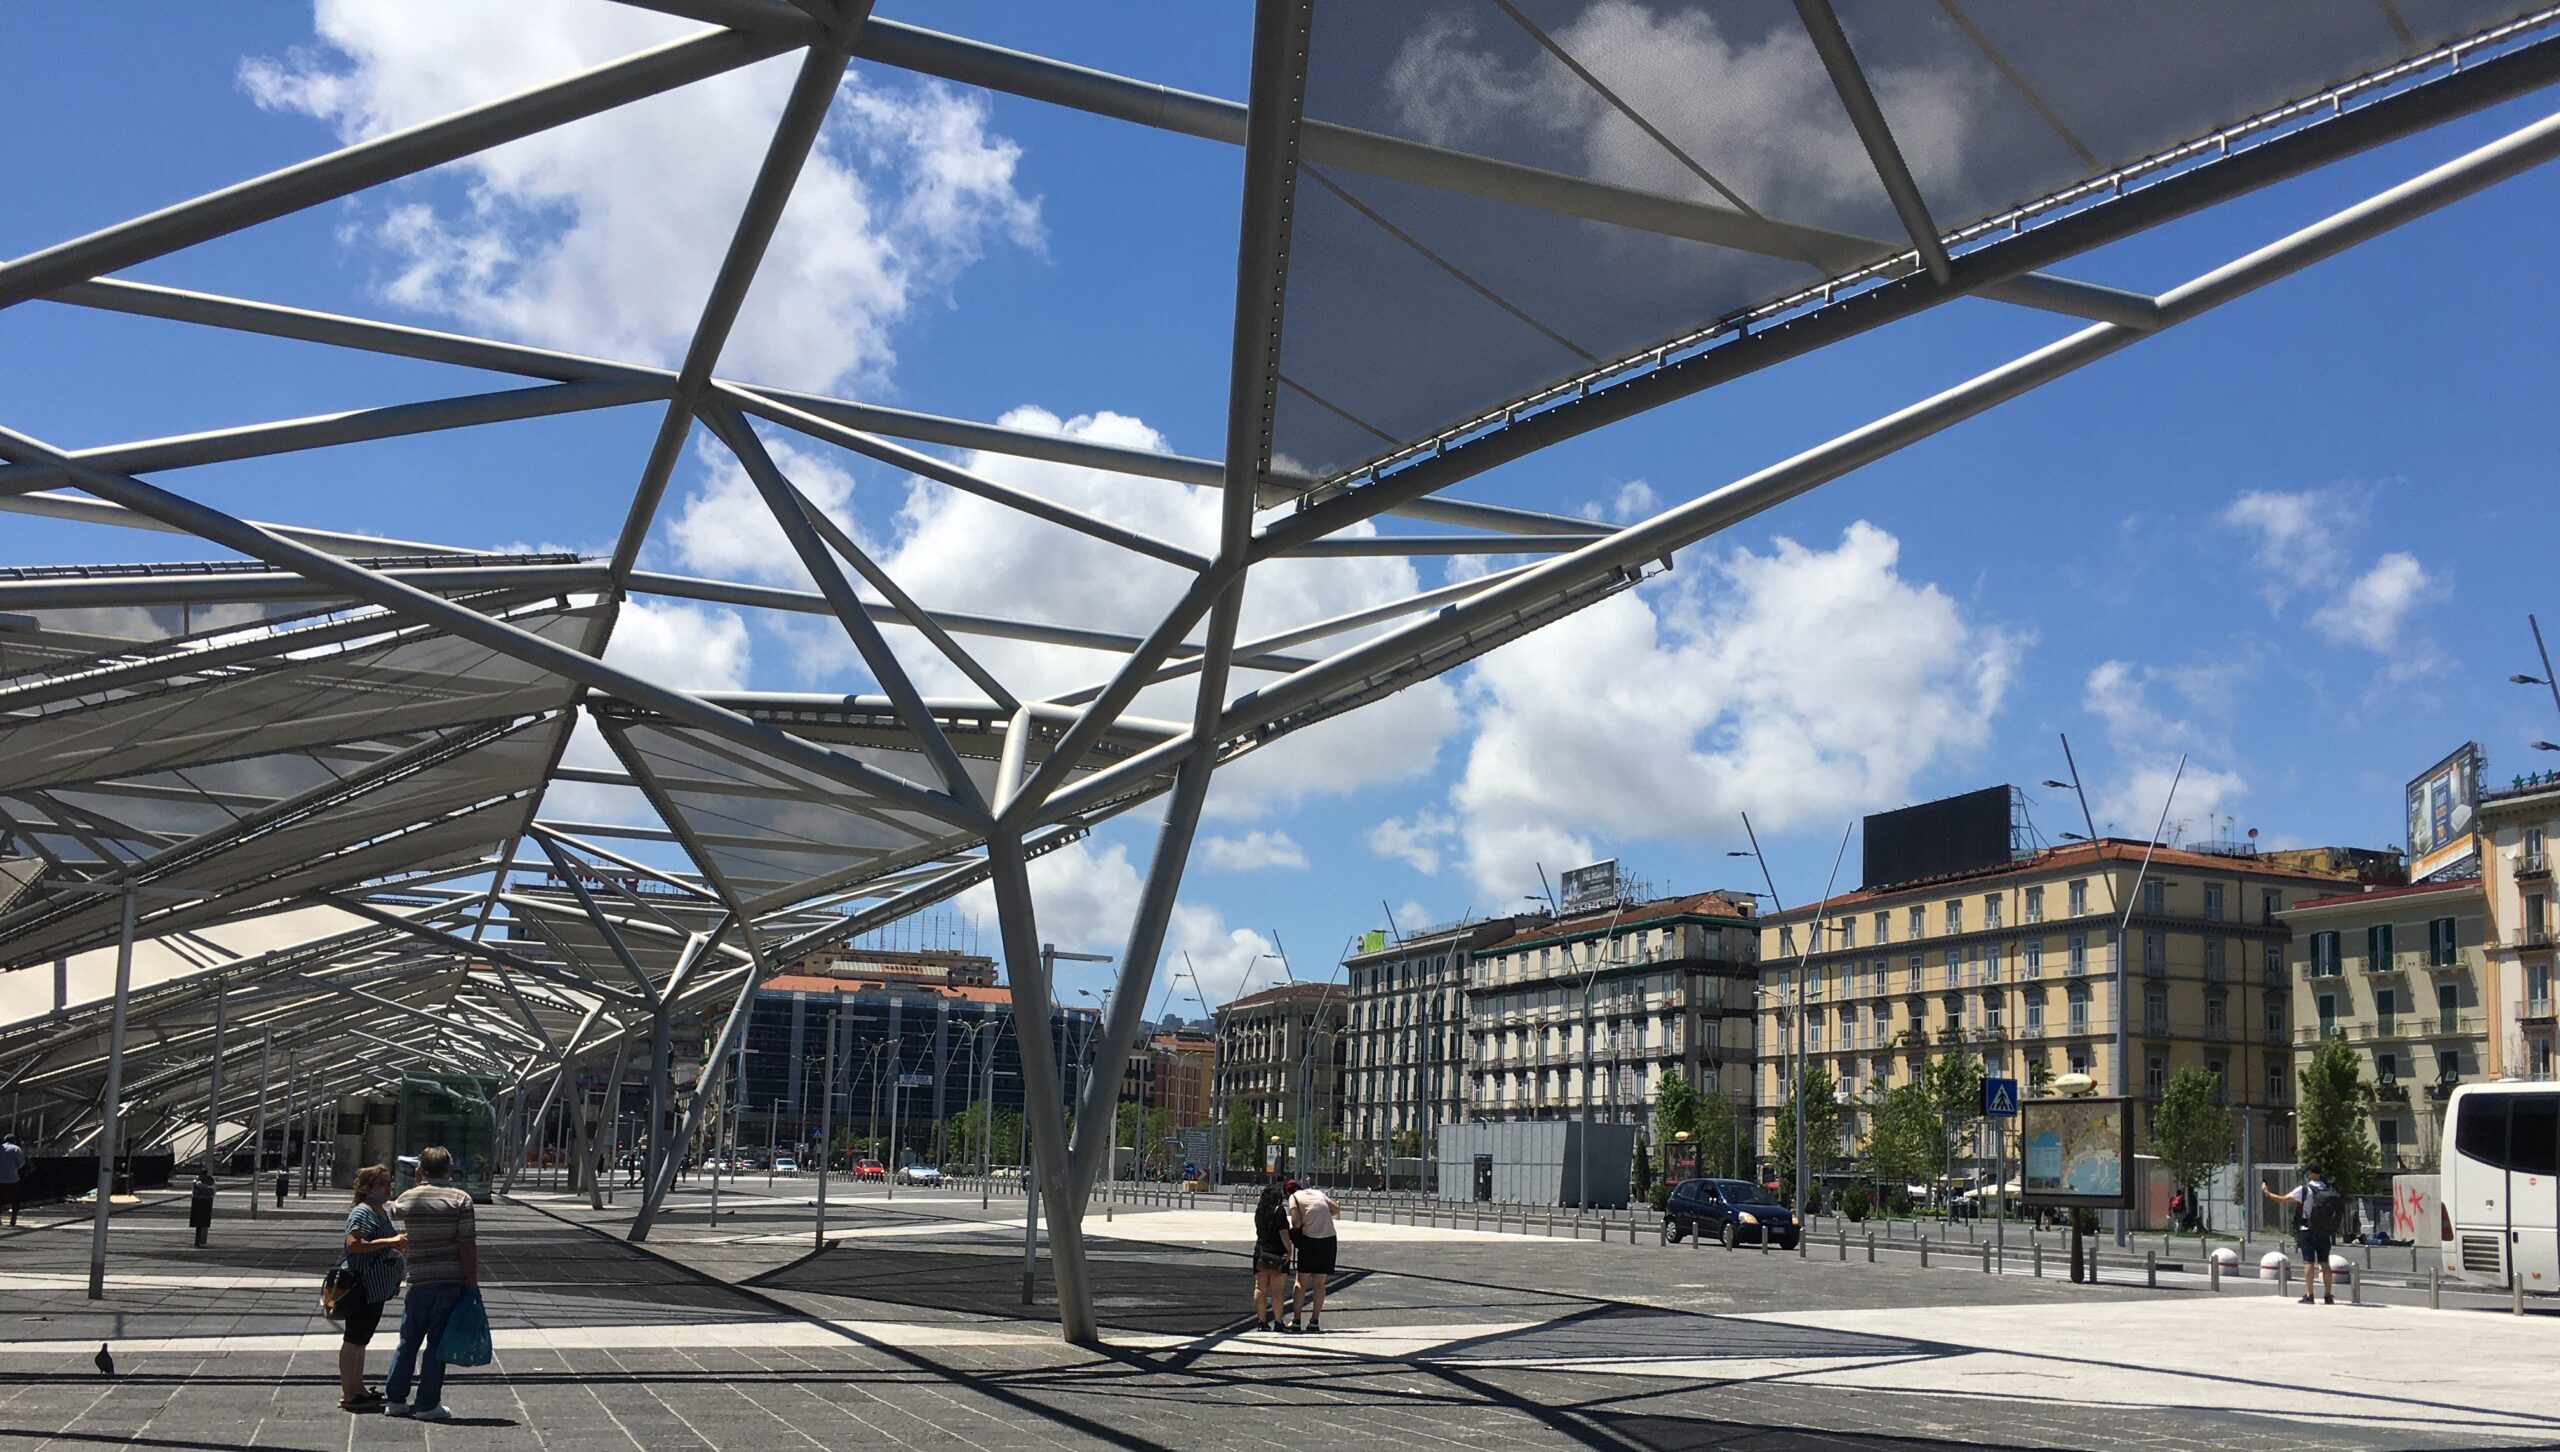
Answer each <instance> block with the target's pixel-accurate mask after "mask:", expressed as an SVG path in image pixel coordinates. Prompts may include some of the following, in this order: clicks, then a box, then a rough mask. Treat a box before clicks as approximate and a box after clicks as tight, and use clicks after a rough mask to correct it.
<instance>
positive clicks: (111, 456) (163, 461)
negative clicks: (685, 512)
mask: <svg viewBox="0 0 2560 1452" xmlns="http://www.w3.org/2000/svg"><path fill="white" fill-rule="evenodd" d="M663 396H664V395H663V393H662V391H661V390H660V389H658V388H657V387H656V386H655V385H653V384H650V383H646V382H603V381H599V382H593V383H553V384H545V385H542V386H538V387H533V388H502V389H499V390H497V391H496V392H494V393H474V394H467V395H464V396H462V397H457V398H438V399H430V400H427V401H425V402H422V403H397V404H389V405H386V406H384V407H381V408H360V409H351V410H348V411H346V412H344V413H330V414H319V415H315V416H313V417H310V418H297V419H283V420H280V421H278V422H275V423H263V424H248V425H244V426H242V427H239V428H229V429H215V430H212V431H210V432H207V433H198V434H185V435H181V436H178V437H175V438H166V439H149V440H145V441H142V442H139V443H131V444H109V445H107V446H105V447H103V448H96V449H77V450H74V451H72V453H71V457H72V458H73V459H76V460H78V461H79V462H81V463H83V464H87V465H89V466H91V467H92V468H98V469H111V470H114V471H115V472H117V473H119V474H150V473H157V472H160V471H163V470H168V469H192V468H197V467H200V466H202V465H206V464H222V463H231V462H234V461H237V460H240V459H261V458H269V457H272V456H274V455H277V454H289V453H297V452H301V451H303V450H308V449H326V448H334V447H337V446H339V445H341V444H355V443H366V442H372V441H375V440H380V439H400V438H410V437H414V436H416V435H419V434H428V433H443V432H447V431H450V430H453V429H463V428H472V427H475V426H477V425H480V424H494V423H514V422H519V421H521V420H525V419H536V418H554V417H558V416H560V415H563V414H573V413H586V412H590V411H592V410H595V409H603V408H620V407H622V406H623V405H625V404H631V403H642V402H646V401H647V400H649V399H652V398H659V397H663ZM70 482H72V481H71V476H70V475H69V474H67V473H64V472H63V471H61V470H58V469H49V468H46V467H43V466H41V465H34V464H13V465H10V466H8V467H6V468H0V494H24V493H26V492H28V491H30V490H34V489H50V488H53V487H54V486H56V485H60V484H67V483H70Z"/></svg>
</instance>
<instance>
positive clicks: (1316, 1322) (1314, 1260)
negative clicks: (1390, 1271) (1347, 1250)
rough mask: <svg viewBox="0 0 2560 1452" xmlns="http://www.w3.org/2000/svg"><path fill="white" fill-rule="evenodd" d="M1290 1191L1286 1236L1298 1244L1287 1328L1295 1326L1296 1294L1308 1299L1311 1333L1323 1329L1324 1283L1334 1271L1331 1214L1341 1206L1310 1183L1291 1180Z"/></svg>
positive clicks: (1334, 1249)
mask: <svg viewBox="0 0 2560 1452" xmlns="http://www.w3.org/2000/svg"><path fill="white" fill-rule="evenodd" d="M1285 1188H1287V1190H1288V1191H1289V1238H1290V1239H1291V1240H1292V1241H1294V1242H1296V1244H1297V1248H1298V1279H1297V1282H1296V1284H1294V1285H1292V1286H1291V1287H1290V1288H1289V1329H1290V1330H1292V1331H1295V1330H1297V1329H1299V1327H1298V1297H1300V1296H1301V1295H1304V1296H1306V1297H1307V1298H1308V1301H1307V1324H1306V1330H1307V1331H1308V1332H1309V1333H1311V1334H1314V1335H1322V1334H1323V1333H1324V1283H1325V1280H1326V1278H1327V1277H1329V1276H1331V1275H1332V1274H1333V1262H1334V1252H1335V1251H1336V1249H1337V1248H1338V1246H1337V1243H1336V1241H1335V1239H1334V1230H1333V1217H1334V1216H1335V1215H1336V1214H1339V1213H1340V1212H1341V1209H1342V1207H1341V1206H1339V1205H1336V1204H1335V1203H1334V1202H1333V1197H1332V1196H1331V1195H1328V1194H1326V1193H1325V1192H1324V1191H1322V1190H1318V1189H1315V1188H1313V1187H1311V1186H1301V1185H1299V1183H1298V1182H1297V1181H1295V1180H1291V1181H1290V1182H1289V1183H1288V1185H1287V1186H1286V1187H1285Z"/></svg>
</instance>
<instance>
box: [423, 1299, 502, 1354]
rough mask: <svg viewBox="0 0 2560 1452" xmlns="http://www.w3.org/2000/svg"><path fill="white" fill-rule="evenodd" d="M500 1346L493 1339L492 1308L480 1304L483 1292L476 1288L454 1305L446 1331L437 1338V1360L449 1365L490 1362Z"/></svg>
mask: <svg viewBox="0 0 2560 1452" xmlns="http://www.w3.org/2000/svg"><path fill="white" fill-rule="evenodd" d="M495 1355H497V1348H496V1347H495V1346H493V1345H492V1344H490V1340H489V1308H488V1307H486V1306H484V1305H482V1304H480V1292H479V1291H478V1290H476V1289H475V1290H472V1291H470V1292H469V1293H467V1294H466V1295H464V1296H463V1298H462V1304H460V1305H458V1306H456V1307H454V1308H453V1315H452V1316H451V1317H449V1318H447V1319H446V1321H445V1323H444V1334H443V1335H442V1336H439V1337H437V1338H436V1360H438V1361H441V1362H443V1363H444V1364H445V1365H447V1366H487V1365H488V1364H489V1360H490V1358H491V1357H493V1356H495Z"/></svg>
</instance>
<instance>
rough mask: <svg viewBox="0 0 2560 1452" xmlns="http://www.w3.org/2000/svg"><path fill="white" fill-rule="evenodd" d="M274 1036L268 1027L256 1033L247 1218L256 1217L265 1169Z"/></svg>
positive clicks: (262, 1197)
mask: <svg viewBox="0 0 2560 1452" xmlns="http://www.w3.org/2000/svg"><path fill="white" fill-rule="evenodd" d="M275 1047H276V1036H275V1032H274V1030H272V1029H270V1030H268V1031H266V1032H264V1033H261V1034H259V1035H258V1127H257V1131H256V1140H255V1143H256V1144H257V1148H256V1149H254V1150H251V1151H250V1152H249V1218H250V1219H252V1220H255V1219H257V1218H258V1202H259V1201H260V1200H262V1199H264V1198H265V1196H264V1195H263V1194H262V1193H261V1190H262V1187H263V1184H264V1181H265V1179H266V1169H267V1068H268V1065H269V1063H270V1061H271V1059H272V1056H273V1055H274V1053H275Z"/></svg>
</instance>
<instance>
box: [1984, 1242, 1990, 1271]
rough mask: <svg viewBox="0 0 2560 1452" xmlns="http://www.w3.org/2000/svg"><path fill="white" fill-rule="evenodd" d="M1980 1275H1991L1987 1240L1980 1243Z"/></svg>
mask: <svg viewBox="0 0 2560 1452" xmlns="http://www.w3.org/2000/svg"><path fill="white" fill-rule="evenodd" d="M1982 1273H1983V1274H1984V1275H1989V1274H1991V1242H1990V1241H1987V1240H1986V1241H1984V1242H1982Z"/></svg>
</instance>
